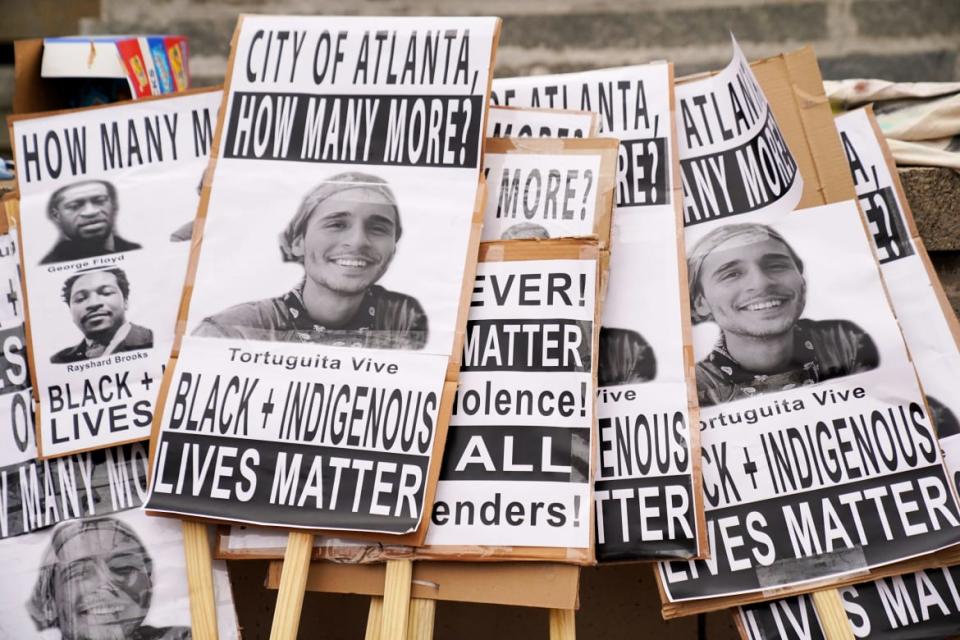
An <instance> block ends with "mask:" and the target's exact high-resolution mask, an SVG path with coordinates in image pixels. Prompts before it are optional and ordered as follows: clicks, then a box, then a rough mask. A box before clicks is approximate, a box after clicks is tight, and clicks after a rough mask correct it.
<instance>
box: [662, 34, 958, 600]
mask: <svg viewBox="0 0 960 640" xmlns="http://www.w3.org/2000/svg"><path fill="white" fill-rule="evenodd" d="M734 49H735V52H734V60H733V62H732V63H731V65H730V66H728V67H727V69H726V70H725V71H724V72H721V73H719V74H717V75H715V76H712V77H709V78H706V79H703V80H698V81H693V82H688V83H685V84H681V85H679V86H678V88H677V92H678V100H679V102H680V105H681V107H680V108H681V110H683V105H684V103H689V109H688V110H690V111H693V109H694V107H695V106H696V104H697V102H701V103H703V104H710V105H712V104H714V102H717V104H720V105H723V104H724V103H723V102H722V101H721V100H720V98H719V97H718V96H725V97H726V100H727V101H728V102H727V105H728V106H729V105H731V104H734V103H735V102H734V99H733V97H734V96H737V101H736V102H739V103H741V108H742V103H744V102H745V101H746V100H747V98H746V95H747V94H748V93H752V98H751V100H752V102H753V103H754V105H756V106H760V107H763V108H764V109H766V110H767V111H768V112H769V109H770V107H769V103H768V102H767V99H766V98H765V97H764V96H763V92H762V90H760V89H759V85H758V84H757V83H756V80H755V78H754V77H753V72H752V70H751V69H750V67H749V66H747V65H746V64H745V62H744V61H743V56H742V53H741V52H740V51H739V49H738V48H737V47H736V45H734ZM750 87H753V88H752V89H751V88H750ZM741 94H742V95H741ZM782 101H783V100H782V97H781V102H782ZM737 111H738V110H737V109H735V108H732V109H730V110H729V112H732V113H734V114H736V113H737ZM717 113H718V114H722V113H724V110H723V108H722V107H721V108H720V109H718V110H717ZM757 113H758V114H759V113H761V112H760V111H758V112H757ZM736 120H737V118H736V117H734V118H728V119H726V120H724V119H723V118H722V117H720V118H718V119H717V120H716V122H715V123H714V125H712V126H710V127H709V129H710V130H712V132H713V140H714V142H713V146H710V145H706V147H705V148H703V149H702V150H700V151H699V152H698V154H697V155H694V156H692V157H693V158H696V157H698V156H701V155H703V156H705V157H709V155H710V154H711V153H712V152H713V151H714V147H717V148H722V147H723V145H724V144H725V142H724V137H725V136H724V135H723V134H718V133H717V132H718V131H727V130H729V131H730V132H731V133H733V132H734V131H736V126H735V124H734V123H735V122H736ZM767 122H768V123H775V121H774V120H772V119H771V117H769V113H768V118H767ZM772 126H773V128H771V127H770V126H768V127H767V133H766V134H761V136H760V138H763V139H764V140H767V145H768V146H771V147H773V146H777V147H778V148H780V147H779V143H778V144H776V145H775V144H774V141H775V140H776V139H778V138H780V136H778V135H775V134H773V133H772V131H774V129H775V130H777V131H779V127H778V126H776V125H775V124H774V125H772ZM677 127H678V136H683V132H682V125H681V124H680V121H679V120H678V124H677ZM691 135H692V134H691ZM701 136H703V137H704V138H705V139H709V138H710V136H706V134H705V133H701ZM805 143H806V144H807V145H809V148H804V149H801V152H802V153H806V154H810V153H811V151H812V152H813V153H814V154H817V153H820V154H822V153H823V151H824V149H835V150H836V152H837V153H842V152H841V151H840V149H841V148H840V146H839V144H838V143H839V139H832V138H827V139H826V140H825V141H824V140H823V139H822V138H818V137H817V136H816V135H814V136H813V139H811V138H810V137H807V138H806V140H805ZM756 144H757V147H756V148H757V149H758V150H760V149H761V148H762V147H763V145H760V144H759V142H757V143H756ZM818 145H822V147H823V148H819V147H818ZM688 153H689V151H688ZM735 156H736V157H738V158H748V157H749V155H748V154H747V153H746V152H745V151H741V152H737V153H735ZM685 159H686V158H685V156H684V151H683V148H682V147H681V164H682V163H683V162H684V160H685ZM738 162H740V165H742V166H744V167H747V166H749V165H750V163H749V162H747V161H746V160H744V161H742V162H741V161H738ZM764 165H765V166H767V171H766V172H765V173H764V172H763V171H762V172H761V173H764V175H766V176H767V177H768V181H767V182H766V183H765V184H766V186H764V187H763V189H761V188H760V187H759V186H758V185H760V183H759V182H756V181H755V180H754V179H753V178H750V177H749V172H740V173H731V172H727V173H726V174H725V175H726V178H724V180H725V183H724V184H726V186H724V187H723V188H722V189H720V190H719V191H717V193H718V194H720V195H719V197H718V198H716V200H717V201H718V202H719V201H720V200H723V201H724V202H726V203H728V204H733V205H734V206H733V208H732V209H715V210H714V209H709V211H712V212H713V213H709V214H708V213H706V212H707V211H708V209H696V210H694V209H689V208H688V211H689V212H690V213H689V215H688V216H687V217H686V224H687V226H686V228H685V241H686V245H687V272H688V278H689V290H690V307H691V315H692V320H693V324H694V354H695V356H696V360H697V365H696V378H697V396H698V401H699V405H700V430H701V447H702V451H703V463H704V496H705V499H706V503H707V525H708V531H709V532H710V540H711V554H710V559H709V560H707V561H699V562H690V563H662V564H661V566H660V570H659V574H658V577H659V578H660V583H661V595H662V597H663V599H664V602H665V605H664V615H665V616H667V617H672V616H675V615H684V614H689V613H693V612H696V611H704V610H711V609H715V608H722V607H724V606H730V604H741V603H744V602H752V601H757V600H761V599H764V596H765V594H767V593H768V590H769V589H772V588H777V589H780V590H781V591H780V593H800V592H803V591H804V590H805V587H804V585H807V586H809V585H811V584H813V582H814V581H820V582H818V583H817V584H822V582H823V581H830V582H831V583H833V584H835V583H837V582H840V581H846V582H848V583H849V582H852V581H853V580H852V576H853V575H854V574H857V573H859V574H860V575H862V574H863V572H866V571H868V570H870V569H873V568H876V567H882V566H885V565H889V564H892V563H895V562H897V561H900V560H906V559H911V558H917V557H919V556H923V555H926V554H929V553H930V552H932V551H935V550H937V549H941V548H943V547H946V546H949V545H950V544H953V543H955V541H956V536H957V533H958V532H957V530H956V524H957V523H956V522H954V520H955V517H956V513H957V511H956V510H957V504H956V497H955V492H954V490H953V488H952V485H951V483H949V482H947V480H946V477H945V472H944V469H943V465H942V460H941V456H940V451H939V448H938V446H937V444H936V434H935V429H934V426H933V417H932V416H931V415H929V413H928V411H927V407H926V405H925V404H924V398H923V396H922V394H921V391H920V387H919V385H918V382H917V378H916V373H915V372H914V370H913V366H912V363H911V362H910V359H909V356H908V355H907V351H906V348H905V345H904V341H903V336H902V334H901V333H900V329H899V326H898V324H897V322H896V319H895V318H894V316H893V313H892V311H891V309H890V306H889V302H888V299H887V297H886V292H885V290H884V289H883V285H882V280H881V276H880V272H879V270H878V267H877V263H876V260H875V259H874V257H873V249H872V246H871V244H870V240H869V239H868V237H867V233H866V227H865V226H864V224H863V222H862V221H861V220H860V219H859V212H858V209H857V207H856V203H855V202H854V201H853V200H849V201H841V202H837V203H835V204H831V205H826V206H822V207H815V208H811V209H805V210H802V211H799V212H796V213H792V212H791V207H792V206H793V204H795V201H798V200H799V195H796V196H795V197H794V196H790V195H789V193H790V189H792V188H793V187H790V189H787V190H784V189H783V187H786V186H787V183H788V180H789V179H792V180H793V181H794V183H795V182H797V181H800V180H801V178H800V176H799V173H798V170H797V168H796V167H797V162H796V160H795V157H794V155H793V153H791V152H790V150H789V149H787V147H786V146H785V145H783V147H782V148H780V151H779V153H778V155H777V156H776V157H772V158H771V159H770V161H769V162H765V163H764ZM718 166H719V165H718ZM724 166H727V165H724ZM791 167H792V168H793V169H792V170H791ZM772 171H779V172H780V173H777V177H778V178H779V180H780V182H781V189H780V191H779V193H780V194H781V197H780V198H779V199H778V200H771V201H769V202H766V203H764V202H761V200H757V199H756V196H757V195H758V194H761V193H767V194H772V193H774V192H775V191H776V190H775V189H773V188H772V186H773V180H772V178H773V174H772V173H771V172H772ZM791 176H792V178H791ZM808 178H810V179H812V180H814V181H816V182H818V183H820V184H822V183H821V182H820V177H819V176H818V175H812V176H808ZM718 184H719V183H718ZM850 186H851V187H852V183H851V184H850ZM744 190H746V191H747V192H750V193H751V194H753V195H752V196H750V197H746V199H738V198H736V197H734V196H733V195H731V194H735V193H738V192H741V191H744ZM848 190H849V191H850V196H851V198H852V197H853V195H854V194H853V193H852V189H849V187H848ZM723 194H727V195H730V198H729V199H728V198H727V197H726V196H725V195H723ZM750 198H753V201H752V202H753V203H754V205H757V204H758V203H759V204H761V205H763V206H760V207H757V206H751V205H750V202H751V199H750ZM709 201H711V199H710V198H707V199H706V200H704V199H694V200H692V201H691V202H693V203H694V204H693V205H691V206H694V207H696V206H698V205H696V203H697V202H700V203H701V204H702V203H704V202H709ZM738 202H739V203H740V206H739V207H738V206H737V203H738ZM696 211H699V213H696ZM831 216H832V217H831ZM804 244H806V248H804ZM825 257H827V259H826V260H825V259H824V258H825ZM841 265H842V268H841ZM817 283H820V284H817ZM920 520H925V521H924V522H920Z"/></svg>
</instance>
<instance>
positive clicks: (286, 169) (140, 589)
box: [0, 16, 960, 640]
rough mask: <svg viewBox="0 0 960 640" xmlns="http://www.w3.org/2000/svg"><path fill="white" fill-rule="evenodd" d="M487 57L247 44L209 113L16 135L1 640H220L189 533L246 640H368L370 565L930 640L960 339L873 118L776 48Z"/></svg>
mask: <svg viewBox="0 0 960 640" xmlns="http://www.w3.org/2000/svg"><path fill="white" fill-rule="evenodd" d="M384 25H388V27H387V28H384ZM498 35H499V21H498V20H497V19H496V18H466V19H447V18H391V19H388V20H385V19H373V18H342V17H337V18H319V17H296V18H293V17H286V16H246V17H243V18H241V19H240V21H239V23H238V26H237V31H236V34H235V37H234V40H233V51H232V54H231V58H230V60H231V62H230V65H229V69H228V71H227V75H226V79H225V86H224V89H223V90H222V91H220V90H208V91H199V92H192V93H187V94H182V95H176V96H168V97H160V98H151V99H148V100H140V101H135V102H127V103H118V104H113V105H108V106H102V107H95V108H88V109H79V110H72V111H67V112H59V113H56V114H34V115H20V116H16V117H13V118H11V121H10V127H11V139H12V140H13V141H14V144H15V152H16V167H17V184H18V191H17V194H16V198H15V199H14V198H7V199H6V200H5V204H6V207H5V209H6V213H7V217H8V219H9V225H10V229H9V232H8V233H5V235H3V236H0V286H2V287H3V289H4V291H5V292H6V293H5V294H4V298H3V300H4V304H3V306H2V307H0V339H2V344H3V359H2V364H3V368H2V378H0V383H2V384H0V416H5V418H4V419H2V421H0V443H2V444H0V447H2V448H0V484H2V487H0V501H2V502H0V558H2V559H3V561H4V562H5V563H6V565H7V566H9V567H11V571H12V574H11V575H12V576H14V577H15V579H11V580H8V581H7V582H6V583H5V586H4V587H3V588H4V589H9V590H10V592H11V594H17V593H20V594H22V593H26V592H28V591H29V592H30V593H31V594H32V595H31V597H30V599H29V601H28V602H27V603H26V604H24V603H23V598H17V597H15V595H10V597H7V598H4V600H3V601H4V603H6V604H4V605H3V607H4V615H3V616H0V636H6V635H10V636H12V637H29V636H31V635H33V634H35V633H36V632H38V631H42V630H44V629H48V628H54V627H55V628H58V629H60V631H61V634H62V635H63V637H68V638H74V637H76V638H81V637H99V636H98V635H97V634H98V633H101V632H103V633H107V632H109V633H113V634H114V636H117V637H189V634H190V630H189V628H190V627H191V626H192V627H193V629H194V631H193V632H194V633H196V634H197V636H198V637H213V636H216V635H219V636H220V637H235V636H237V625H236V620H235V617H234V614H233V607H232V598H231V595H230V590H229V582H228V581H227V579H226V577H225V573H224V571H223V568H222V566H220V565H219V564H214V565H213V576H212V577H211V575H210V571H209V570H206V569H205V567H206V565H205V564H204V562H202V559H203V557H204V555H205V553H206V550H207V549H206V547H205V546H204V545H205V543H204V539H205V538H204V536H203V532H204V531H205V529H204V527H202V526H197V525H196V524H195V523H197V522H201V523H219V524H223V525H229V526H224V527H220V528H219V529H218V538H217V540H216V553H217V555H218V557H219V558H221V559H223V558H233V559H244V558H253V557H255V558H271V559H276V560H278V562H277V563H276V564H275V566H273V567H272V570H271V574H270V581H269V582H270V584H271V585H272V586H273V587H280V589H281V597H280V600H279V604H278V607H279V608H280V610H279V611H278V619H283V618H284V617H286V618H288V619H292V620H293V624H292V627H291V626H290V625H289V624H288V625H287V627H284V626H283V624H282V623H279V624H278V625H277V626H275V635H276V636H277V637H281V636H282V637H287V635H289V633H290V629H291V628H292V629H293V630H295V629H296V619H297V618H298V617H299V608H298V607H299V602H302V599H298V598H297V597H294V598H292V599H291V600H287V599H285V597H284V594H285V593H289V590H290V589H291V588H292V589H294V591H296V592H298V595H302V591H303V588H304V583H306V585H307V587H308V588H313V589H316V590H321V591H345V592H359V593H368V594H370V595H381V594H382V595H385V596H386V597H387V598H394V597H397V594H398V593H399V594H400V596H399V597H400V598H401V604H402V609H403V612H404V614H403V615H402V616H401V618H403V617H404V616H405V615H406V613H405V612H406V611H407V605H406V602H405V601H404V600H403V597H405V595H406V596H409V585H410V576H409V574H407V576H406V579H405V580H401V581H400V582H401V583H402V582H405V583H406V587H405V589H406V591H404V589H403V588H401V589H399V590H397V589H396V587H397V580H395V579H391V580H390V581H389V582H390V584H391V585H392V586H391V587H388V586H387V585H385V583H384V578H383V566H384V563H388V564H389V565H390V566H391V567H401V566H402V567H406V570H407V571H413V572H414V573H413V575H414V576H415V577H416V576H418V575H419V577H420V578H421V579H420V580H418V581H417V582H419V583H422V584H432V585H434V587H435V588H434V589H432V590H431V589H429V588H427V589H424V588H420V589H419V590H416V589H415V590H414V593H413V595H414V597H415V601H417V600H419V599H421V598H426V599H429V600H432V599H444V598H446V599H459V600H467V601H475V602H494V603H501V604H515V605H525V606H536V607H547V608H552V609H574V608H575V607H576V589H577V576H578V571H579V569H578V567H579V566H583V565H592V564H595V563H597V562H642V561H647V562H650V561H656V562H657V563H658V564H656V565H655V567H656V570H655V571H656V576H657V579H658V584H659V587H660V593H661V596H662V600H663V614H664V616H665V617H673V616H680V615H690V614H693V613H698V612H704V611H713V610H719V609H728V608H729V609H732V610H734V611H735V612H736V619H737V623H738V627H739V628H740V630H741V632H742V633H743V635H744V637H745V638H748V639H751V640H753V639H758V638H767V637H789V638H794V637H795V638H820V637H825V638H832V637H843V636H838V635H837V633H838V630H839V632H840V633H842V634H846V635H847V636H849V634H850V633H853V634H855V635H856V636H858V637H867V636H869V637H878V635H879V634H883V637H890V638H899V637H904V638H906V637H910V638H916V637H942V636H943V635H946V634H949V633H955V632H956V631H957V630H958V629H960V595H958V594H960V585H958V582H957V579H955V575H956V572H955V569H954V568H953V567H951V566H950V565H952V564H955V563H957V562H958V561H960V559H958V558H956V557H954V556H955V553H956V552H955V551H954V550H952V548H954V547H955V545H958V544H960V507H958V502H957V488H956V482H955V480H954V477H955V473H960V422H958V421H957V418H956V416H957V415H960V398H957V397H956V396H955V394H954V393H952V389H951V384H952V382H953V380H955V379H956V376H957V375H958V374H960V350H958V344H960V325H958V324H957V321H956V319H955V318H954V317H953V315H952V313H951V312H950V311H949V306H948V305H947V304H946V303H945V297H944V295H943V292H942V290H941V289H940V287H939V284H938V283H937V281H936V278H935V276H934V273H933V269H932V267H931V265H930V261H929V259H928V257H927V254H926V251H925V249H924V247H923V244H922V242H921V241H920V239H919V237H918V235H917V232H916V228H915V226H914V223H913V219H912V216H911V214H910V211H909V207H908V206H907V203H906V201H905V199H904V198H903V195H902V189H901V188H900V185H899V183H898V181H897V178H896V173H895V172H894V171H892V170H891V167H892V162H891V161H890V157H889V153H888V152H887V150H886V148H885V146H884V144H883V142H882V138H881V137H880V136H879V134H878V130H877V127H876V125H875V122H874V120H873V118H872V114H871V113H870V111H869V110H863V111H859V112H853V113H851V114H849V115H845V116H843V117H841V118H839V119H838V120H837V121H836V123H834V121H833V117H832V115H831V113H830V109H829V106H828V104H827V101H826V98H825V96H824V94H823V86H822V82H821V79H820V75H819V71H818V69H817V64H816V60H815V58H814V57H813V54H812V52H811V51H810V50H809V49H805V50H801V51H798V52H794V53H790V54H784V55H782V56H778V57H775V58H770V59H767V60H765V61H763V62H760V63H755V64H753V65H751V64H750V63H749V62H748V61H747V60H746V59H745V57H744V56H743V54H742V52H741V51H740V50H739V48H738V47H737V46H736V43H734V45H733V50H734V54H733V58H732V61H731V62H730V64H729V65H728V66H727V67H726V68H725V69H723V70H721V71H719V72H718V73H716V74H715V75H711V76H709V77H702V78H693V79H679V80H677V79H675V78H674V77H673V68H672V65H670V64H669V63H665V62H659V63H653V64H645V65H638V66H630V67H623V68H617V69H604V70H598V71H590V72H582V73H575V74H567V75H556V76H541V77H535V78H511V79H496V80H494V79H493V77H492V65H493V60H494V56H495V51H496V45H497V41H498ZM134 42H136V41H134ZM145 42H146V44H147V45H149V41H145ZM118 46H119V45H118ZM177 50H178V51H179V50H180V49H177ZM160 75H162V74H160ZM170 88H178V89H179V88H181V87H180V85H179V84H176V85H174V84H171V85H170ZM159 92H164V91H162V90H161V91H157V93H159ZM147 93H148V92H135V94H136V96H137V97H141V96H143V95H146V94H147ZM4 230H5V231H7V230H6V229H4ZM160 515H165V516H172V518H171V517H167V518H160V517H153V518H151V517H148V516H160ZM177 518H180V519H183V520H184V521H186V522H189V523H190V524H189V525H187V526H185V527H184V528H183V530H181V526H180V523H179V522H177V520H176V519H177ZM288 532H295V533H294V534H292V535H290V537H289V538H288ZM305 533H308V534H309V535H304V534H305ZM314 534H317V536H316V537H313V536H314ZM14 538H16V539H14ZM184 546H186V548H187V550H188V551H187V554H186V561H185V560H184V553H183V547H184ZM285 551H286V552H288V556H287V560H286V561H285V562H284V564H282V565H281V564H280V563H279V560H280V559H281V558H283V557H284V553H285ZM297 553H299V554H300V555H301V557H302V562H300V563H299V564H298V563H295V562H294V556H296V555H297ZM311 555H312V556H313V557H314V558H317V559H336V560H339V561H341V563H342V564H340V565H338V566H337V567H336V569H335V570H334V569H333V568H332V567H333V565H330V564H320V565H318V566H317V568H316V570H315V571H314V572H313V573H311V574H310V576H308V575H307V573H306V572H307V568H308V567H307V562H308V560H309V558H310V557H311ZM198 558H199V559H200V560H201V561H199V562H198V561H197V560H198ZM412 561H416V565H415V567H413V568H412V569H411V565H410V563H411V562H412ZM398 563H399V564H398ZM187 567H189V570H188V569H187ZM638 570H643V571H647V570H648V569H647V568H639V569H638ZM371 572H373V573H371ZM378 572H379V573H378ZM188 574H189V575H188ZM293 575H297V576H298V577H297V578H291V577H290V576H293ZM331 575H335V576H336V579H330V576H331ZM371 575H373V576H374V577H373V579H372V581H371V579H370V576H371ZM188 579H189V581H190V583H191V587H192V588H191V589H190V590H189V593H190V595H188V588H187V582H188ZM547 579H549V580H552V581H553V582H552V584H553V585H554V586H553V587H552V588H550V589H544V588H542V584H543V582H544V580H547ZM506 584H510V585H511V587H510V588H504V585H506ZM211 585H212V586H213V587H214V588H211ZM291 585H293V586H292V587H291ZM401 586H402V585H401ZM837 589H839V596H840V598H838V600H837V601H836V602H839V603H842V606H843V609H844V610H845V611H846V614H847V617H848V622H849V625H847V623H846V622H844V621H843V620H842V617H843V616H840V622H839V626H837V625H836V624H832V623H831V622H830V620H834V622H836V619H834V618H830V619H828V618H827V614H828V613H829V608H828V606H827V604H824V602H826V601H825V600H823V599H820V598H819V597H812V596H811V595H810V594H811V593H814V592H824V591H825V590H826V592H827V593H833V594H837V591H836V590H837ZM390 602H392V600H391V601H390ZM205 603H206V605H207V606H206V608H205ZM291 603H292V604H291ZM391 607H392V605H391V606H385V607H384V610H383V624H384V627H383V628H384V630H385V631H384V633H385V634H386V633H388V631H386V630H387V629H390V628H392V627H390V626H389V622H388V621H393V616H392V613H391V612H392V608H391ZM374 610H376V611H379V609H376V608H375V607H374V608H372V611H374ZM411 610H413V609H411ZM836 612H837V610H834V613H836ZM191 615H192V619H191ZM214 619H215V620H217V624H215V625H212V624H211V621H212V620H214ZM558 619H559V618H558ZM372 620H373V618H372ZM558 624H559V623H558ZM404 628H405V627H404ZM284 629H286V631H284ZM285 633H286V634H287V635H284V634H285ZM401 635H402V633H401ZM390 637H392V636H390Z"/></svg>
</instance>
